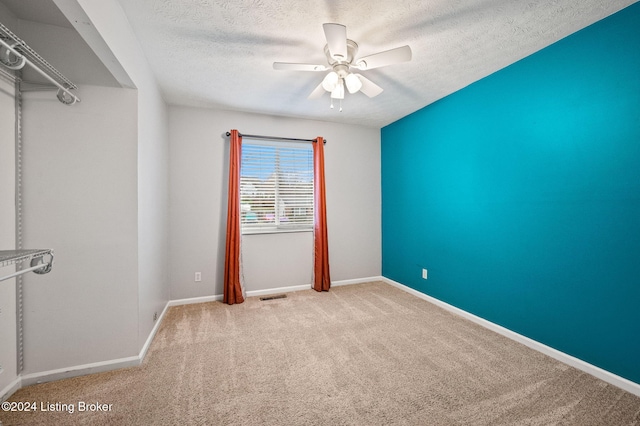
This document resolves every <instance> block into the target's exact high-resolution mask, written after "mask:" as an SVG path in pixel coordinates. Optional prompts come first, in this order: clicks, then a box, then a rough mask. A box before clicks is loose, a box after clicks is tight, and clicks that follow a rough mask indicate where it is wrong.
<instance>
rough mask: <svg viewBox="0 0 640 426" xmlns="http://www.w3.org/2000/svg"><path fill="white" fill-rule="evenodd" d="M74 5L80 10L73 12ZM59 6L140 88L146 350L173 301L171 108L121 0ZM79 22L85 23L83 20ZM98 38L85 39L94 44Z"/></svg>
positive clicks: (81, 0)
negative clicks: (90, 29)
mask: <svg viewBox="0 0 640 426" xmlns="http://www.w3.org/2000/svg"><path fill="white" fill-rule="evenodd" d="M70 3H72V4H70ZM74 3H77V5H79V6H80V7H81V9H82V11H81V12H74ZM56 4H57V5H58V6H59V7H61V9H62V10H63V12H65V13H66V14H71V13H78V14H82V13H84V14H86V16H87V17H88V18H89V20H90V22H91V24H92V25H93V26H94V27H95V29H96V30H97V32H98V33H99V35H100V38H101V39H102V40H103V41H104V42H105V43H106V44H107V45H108V52H105V51H104V49H103V48H101V49H102V50H100V51H98V52H96V53H97V54H98V55H99V56H100V55H101V54H102V55H103V56H104V57H103V61H105V62H108V61H110V60H112V59H113V58H114V57H115V58H116V59H117V61H118V62H119V64H120V65H121V66H122V68H123V69H124V70H125V72H126V73H127V74H128V77H129V78H130V79H131V81H133V83H134V84H135V87H136V88H137V90H138V128H137V137H138V140H137V144H138V153H137V154H138V155H137V158H138V165H137V166H138V176H137V184H138V211H137V217H138V230H137V233H138V296H139V323H138V328H139V337H138V346H139V348H142V347H143V345H144V343H145V342H146V341H147V338H148V337H149V334H150V332H151V330H152V328H153V326H154V314H155V313H157V314H158V315H159V314H160V313H161V312H162V309H163V308H164V306H165V304H166V302H167V301H168V299H169V273H168V269H167V255H168V228H169V219H168V204H167V203H168V197H169V195H168V184H169V182H168V127H167V106H166V104H165V102H164V100H163V99H162V95H161V94H160V91H159V89H158V86H157V83H156V79H155V76H154V74H153V72H152V71H151V69H150V68H149V65H148V63H147V62H146V59H145V56H144V53H143V52H142V49H141V47H140V45H139V43H138V40H137V38H136V37H135V34H134V33H133V30H132V29H131V26H130V25H129V21H128V20H127V18H126V16H125V14H124V11H123V10H122V7H121V6H120V4H119V3H118V2H117V1H115V0H101V1H99V2H96V1H91V0H77V2H76V1H75V0H56ZM68 17H69V16H68ZM84 20H85V18H84V17H82V21H84ZM72 22H74V20H72ZM75 25H76V26H80V27H86V25H85V24H84V23H80V24H78V23H77V22H76V23H75ZM78 30H79V32H80V31H81V30H82V31H84V28H78ZM81 33H82V34H84V33H83V32H81ZM95 41H96V40H95V38H92V39H89V40H87V42H88V43H89V44H90V45H92V43H95ZM92 47H94V48H95V49H97V48H98V47H99V46H96V45H95V44H94V45H93V46H92Z"/></svg>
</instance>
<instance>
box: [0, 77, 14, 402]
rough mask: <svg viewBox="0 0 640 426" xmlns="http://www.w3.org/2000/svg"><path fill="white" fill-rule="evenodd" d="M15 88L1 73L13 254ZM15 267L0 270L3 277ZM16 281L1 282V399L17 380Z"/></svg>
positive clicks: (4, 244)
mask: <svg viewBox="0 0 640 426" xmlns="http://www.w3.org/2000/svg"><path fill="white" fill-rule="evenodd" d="M14 93H15V90H14V84H13V82H11V81H10V80H9V79H7V78H5V77H3V74H2V71H0V250H13V249H15V248H16V246H15V235H16V222H15V217H16V211H15V183H16V180H15V100H14ZM13 271H15V267H13V266H12V267H4V268H0V276H4V275H8V274H10V273H12V272H13ZM15 284H16V280H15V278H11V279H8V280H5V281H0V397H2V395H3V394H4V393H5V392H4V389H5V388H7V387H8V386H9V385H10V384H11V382H13V381H14V380H15V379H16V378H17V377H18V375H17V371H16V369H17V366H16V286H15Z"/></svg>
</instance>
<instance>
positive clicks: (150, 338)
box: [138, 302, 169, 364]
mask: <svg viewBox="0 0 640 426" xmlns="http://www.w3.org/2000/svg"><path fill="white" fill-rule="evenodd" d="M168 309H169V302H167V304H166V305H164V309H163V310H162V313H161V314H160V316H159V317H158V319H157V320H156V323H155V325H154V326H153V328H152V329H151V333H149V336H148V337H147V340H146V341H145V342H144V345H143V346H142V349H140V353H139V354H138V358H140V364H141V363H142V361H143V360H144V357H146V356H147V351H148V350H149V346H151V342H153V338H154V337H156V333H157V332H158V329H159V328H160V324H161V323H162V320H163V319H164V315H165V314H166V313H167V310H168Z"/></svg>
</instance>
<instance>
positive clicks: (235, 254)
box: [222, 130, 244, 305]
mask: <svg viewBox="0 0 640 426" xmlns="http://www.w3.org/2000/svg"><path fill="white" fill-rule="evenodd" d="M229 142H230V148H229V202H228V205H227V246H226V250H225V257H224V297H223V299H222V300H223V301H224V303H228V304H229V305H233V304H234V303H242V302H244V297H243V295H242V283H241V282H240V158H241V152H242V136H240V133H238V131H237V130H231V135H230V136H229Z"/></svg>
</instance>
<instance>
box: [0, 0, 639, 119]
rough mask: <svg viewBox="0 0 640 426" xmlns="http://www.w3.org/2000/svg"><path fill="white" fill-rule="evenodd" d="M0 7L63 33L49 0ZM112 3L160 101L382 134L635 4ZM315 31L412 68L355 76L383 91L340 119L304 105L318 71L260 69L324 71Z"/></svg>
mask: <svg viewBox="0 0 640 426" xmlns="http://www.w3.org/2000/svg"><path fill="white" fill-rule="evenodd" d="M2 1H4V2H5V3H6V4H7V6H9V7H10V8H11V9H12V11H13V12H14V13H15V14H16V15H18V16H19V17H20V18H21V19H27V20H33V21H37V22H43V23H48V24H53V25H60V26H67V25H66V24H65V23H64V22H63V21H60V16H58V14H56V13H53V12H51V11H50V10H49V11H48V12H47V10H48V9H47V7H43V3H47V4H50V3H51V0H26V1H25V0H2ZM118 1H119V2H120V4H121V5H122V7H123V9H124V11H125V13H126V15H127V17H128V18H129V21H130V23H131V25H132V27H133V29H134V31H135V33H136V35H137V36H138V39H139V41H140V44H141V46H142V49H143V51H144V53H145V54H146V56H147V59H148V61H149V63H150V65H151V68H152V69H153V70H154V72H155V74H156V76H157V79H158V82H159V84H160V86H161V90H162V92H163V94H164V96H165V99H166V100H167V102H169V103H171V104H180V105H192V106H208V107H219V108H224V109H233V110H242V111H249V112H257V113H265V114H272V115H285V116H293V117H302V118H312V119H318V120H324V121H333V122H344V123H352V124H360V125H365V126H373V127H382V126H384V125H387V124H389V123H391V122H393V121H395V120H397V119H399V118H401V117H403V116H405V115H407V114H410V113H412V112H414V111H416V110H418V109H420V108H422V107H424V106H425V105H428V104H430V103H432V102H435V101H437V100H438V99H441V98H443V97H445V96H447V95H449V94H451V93H453V92H455V91H457V90H459V89H461V88H463V87H465V86H467V85H469V84H471V83H473V82H474V81H477V80H479V79H481V78H483V77H485V76H487V75H489V74H491V73H493V72H495V71H497V70H499V69H501V68H504V67H505V66H507V65H509V64H511V63H513V62H515V61H517V60H519V59H522V58H523V57H526V56H528V55H530V54H532V53H534V52H536V51H538V50H540V49H542V48H544V47H546V46H548V45H549V44H552V43H554V42H555V41H558V40H560V39H561V38H563V37H565V36H567V35H569V34H571V33H573V32H575V31H577V30H579V29H581V28H584V27H586V26H588V25H590V24H592V23H594V22H596V21H598V20H600V19H602V18H604V17H606V16H609V15H611V14H612V13H614V12H616V11H618V10H620V9H622V8H624V7H626V6H628V5H630V4H633V3H635V2H636V1H637V0H606V1H605V0H429V1H415V0H392V1H390V0H340V1H338V0H324V1H321V0H318V1H301V0H118ZM52 14H53V15H55V16H53V17H52V18H51V19H52V20H53V21H51V20H50V21H47V16H46V15H52ZM43 15H45V16H43ZM326 22H334V23H340V24H344V25H346V26H347V35H348V37H349V38H350V39H352V40H354V41H356V42H357V43H358V45H359V54H358V56H359V57H362V56H366V55H370V54H373V53H377V52H380V51H383V50H387V49H391V48H394V47H399V46H403V45H405V44H408V45H409V46H411V49H412V51H413V59H412V61H411V62H408V63H402V64H396V65H391V66H388V67H384V68H378V69H373V70H369V71H364V72H363V75H365V76H366V77H367V78H369V79H370V80H372V81H373V82H375V83H377V84H378V85H379V86H381V87H382V88H383V89H384V92H383V93H382V94H381V95H379V96H377V97H375V98H368V97H366V96H365V95H363V94H362V93H356V94H354V95H349V94H348V93H347V94H346V95H345V100H344V101H343V107H344V110H343V112H338V110H337V109H333V110H332V109H330V108H329V95H328V94H325V95H324V96H323V97H322V98H320V99H317V100H308V99H307V96H308V95H309V94H310V93H311V92H312V91H313V89H314V88H315V87H316V86H317V85H318V84H319V83H320V81H321V80H322V78H323V77H324V73H315V72H300V71H297V72H296V71H276V70H274V69H273V68H272V64H273V62H275V61H280V62H303V63H318V64H325V63H326V57H325V56H324V53H323V48H324V45H325V44H326V41H325V38H324V33H323V29H322V24H323V23H326ZM42 54H43V55H44V53H42ZM85 75H86V74H85Z"/></svg>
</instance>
